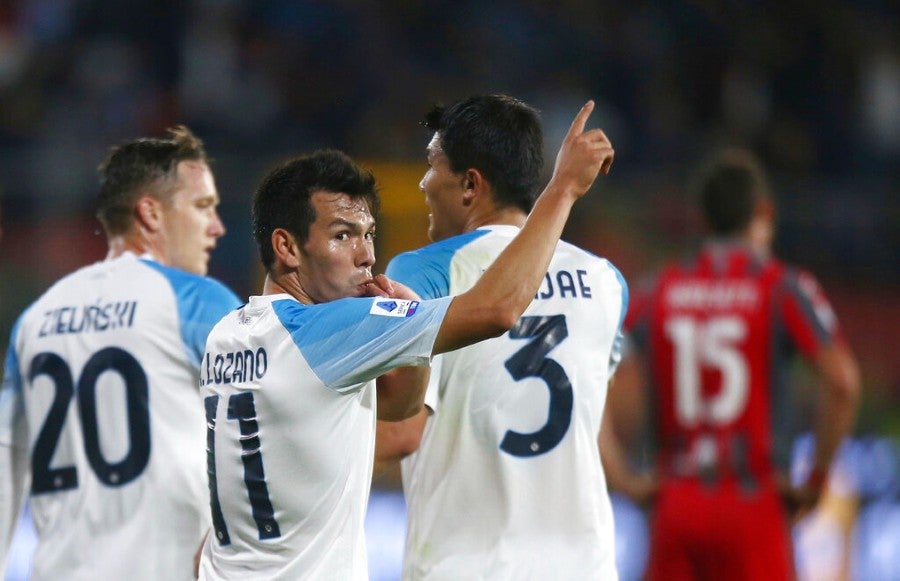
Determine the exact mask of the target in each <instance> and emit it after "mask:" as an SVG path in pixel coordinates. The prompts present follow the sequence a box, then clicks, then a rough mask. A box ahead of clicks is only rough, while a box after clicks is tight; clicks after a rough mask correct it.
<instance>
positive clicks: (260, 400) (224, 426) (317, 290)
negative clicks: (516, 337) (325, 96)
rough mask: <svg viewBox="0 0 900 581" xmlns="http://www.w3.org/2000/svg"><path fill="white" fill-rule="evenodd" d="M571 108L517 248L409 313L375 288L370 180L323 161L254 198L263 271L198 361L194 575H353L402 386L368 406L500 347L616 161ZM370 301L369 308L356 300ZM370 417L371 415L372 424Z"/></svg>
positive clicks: (359, 575) (336, 160)
mask: <svg viewBox="0 0 900 581" xmlns="http://www.w3.org/2000/svg"><path fill="white" fill-rule="evenodd" d="M592 108H593V103H592V102H589V103H588V104H587V105H585V107H584V108H583V109H582V110H581V111H580V112H579V114H578V116H577V117H576V119H575V121H574V122H573V125H572V128H571V130H570V132H569V134H568V135H567V137H566V140H565V141H564V143H563V147H562V149H561V152H560V156H559V160H558V162H557V167H556V170H555V172H554V176H553V178H552V179H551V181H550V184H548V186H547V188H546V189H545V191H544V194H543V195H542V196H541V198H540V199H539V200H538V202H537V205H536V207H535V210H534V212H533V213H532V215H531V216H530V217H529V220H528V221H527V223H526V224H525V225H524V227H523V228H522V231H521V233H520V235H519V236H518V237H516V238H515V240H514V241H512V242H511V243H510V244H509V246H508V247H507V249H506V251H505V252H504V253H503V254H502V255H501V256H500V257H499V258H498V259H497V261H496V262H495V263H494V265H493V266H492V267H491V268H490V269H488V270H487V271H486V272H485V273H484V274H483V276H482V277H481V278H480V280H479V281H478V283H476V284H475V285H474V287H473V288H472V289H471V290H470V291H469V292H467V293H463V294H460V295H458V296H456V297H453V298H452V299H451V298H449V297H447V298H441V299H436V300H430V301H421V302H420V301H419V300H418V297H417V296H416V295H415V294H414V293H412V292H410V291H409V289H407V288H406V287H404V286H402V285H398V284H395V283H393V282H391V281H390V280H389V279H388V278H386V277H384V276H383V275H379V276H376V277H374V278H373V277H372V274H371V268H372V265H373V264H374V261H375V257H374V245H373V237H374V228H375V219H374V214H375V210H376V206H377V194H376V192H375V185H374V179H373V178H372V176H371V174H368V173H366V172H364V171H362V170H360V169H359V168H358V167H357V166H356V165H355V164H354V163H353V162H352V161H351V160H350V159H349V158H347V157H346V156H345V155H343V154H341V153H339V152H336V151H319V152H316V153H313V154H311V155H307V156H301V157H298V158H295V159H293V160H291V161H289V162H287V163H286V164H285V165H283V166H281V167H279V168H277V169H275V170H273V172H272V173H270V174H269V175H268V176H267V177H266V178H265V179H264V180H263V183H262V185H261V186H260V188H259V189H258V191H257V193H256V196H255V199H254V212H253V214H254V219H253V221H254V227H253V230H254V233H255V235H256V238H257V243H258V245H259V248H260V254H261V257H262V261H263V264H264V266H265V268H266V271H267V277H266V282H265V285H264V289H263V295H261V296H255V297H251V299H250V302H249V303H248V304H247V305H246V306H244V307H243V308H241V309H239V310H237V311H236V312H234V313H232V314H230V315H228V316H227V317H226V318H225V319H223V320H222V321H221V322H220V323H219V324H218V325H217V326H216V327H215V329H213V331H212V332H211V333H210V336H209V341H208V342H207V350H206V354H205V356H204V362H203V365H202V369H203V371H202V375H201V384H202V385H203V392H204V394H205V396H206V397H205V402H206V413H207V424H208V428H207V429H208V438H209V439H208V447H207V450H208V462H209V474H210V493H211V494H210V496H211V508H212V518H213V523H214V534H212V535H210V536H209V537H208V539H207V541H206V543H205V545H204V547H203V555H202V557H201V563H200V578H201V579H242V578H245V577H250V578H255V579H327V580H332V579H341V580H342V581H343V580H351V579H365V578H367V574H368V573H367V563H366V548H365V538H364V533H363V521H364V516H365V512H366V505H367V501H368V494H369V485H370V479H371V475H372V459H373V451H374V436H375V420H376V416H377V417H397V416H400V417H402V416H403V415H408V413H407V412H406V411H405V410H408V409H410V405H411V402H417V401H419V400H420V399H421V397H422V395H421V394H420V393H418V392H417V389H416V388H415V387H412V388H410V389H403V390H394V391H391V392H389V393H384V394H382V393H381V390H380V389H379V390H378V391H379V393H378V394H377V402H376V390H375V382H374V378H375V377H377V376H379V375H380V374H382V373H385V372H387V371H388V370H390V369H392V368H394V367H397V366H409V365H417V366H426V365H428V363H429V360H430V359H431V356H432V355H433V354H436V353H443V352H446V351H449V350H452V349H457V348H460V347H464V346H467V345H470V344H472V343H474V342H476V341H479V340H483V339H486V338H488V337H493V336H497V335H499V334H501V333H503V332H504V331H506V330H508V329H509V327H510V326H511V325H512V324H513V323H514V322H515V321H516V320H517V319H518V317H519V315H521V313H522V311H523V310H524V309H525V307H526V306H527V305H528V303H529V302H531V297H532V295H533V294H534V293H535V292H536V290H537V289H538V286H539V284H540V281H541V280H542V277H543V274H544V272H545V271H546V268H547V265H548V264H549V261H550V257H551V254H552V252H553V249H554V248H555V246H556V242H557V241H558V239H559V235H560V234H561V232H562V226H563V225H564V224H565V220H566V217H567V216H568V213H569V210H570V208H571V205H572V203H574V201H575V199H576V198H577V197H579V196H581V195H583V194H584V192H586V191H587V189H588V188H589V187H590V185H591V183H592V182H593V180H594V178H595V177H596V175H597V173H598V171H601V170H603V171H608V168H609V165H610V164H611V163H612V157H613V151H612V148H611V146H610V144H609V142H608V140H607V139H606V137H605V135H603V133H602V131H600V130H597V129H594V130H590V131H586V132H585V131H584V125H585V122H586V120H587V117H588V115H589V114H590V112H591V110H592ZM367 297H368V298H367ZM376 410H377V412H376Z"/></svg>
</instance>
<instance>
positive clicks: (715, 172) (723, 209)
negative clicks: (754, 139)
mask: <svg viewBox="0 0 900 581" xmlns="http://www.w3.org/2000/svg"><path fill="white" fill-rule="evenodd" d="M695 181H696V185H695V186H694V187H695V188H696V190H697V192H698V197H699V203H700V208H701V210H702V211H703V217H704V219H705V221H706V224H707V226H708V227H709V229H710V230H711V231H712V232H713V234H716V235H718V236H733V235H735V234H739V233H740V232H742V231H743V230H744V229H745V228H746V227H747V226H748V225H749V224H750V220H751V219H752V218H753V212H754V209H755V207H756V204H757V202H759V200H760V199H763V198H767V197H770V195H771V194H770V189H769V184H768V181H767V179H766V175H765V171H764V170H763V168H762V165H761V164H760V162H759V160H758V159H757V158H756V156H755V155H753V153H751V152H749V151H747V150H743V149H726V150H723V151H720V152H718V153H716V154H714V155H713V156H712V157H711V158H709V159H708V160H707V161H706V162H705V163H704V164H703V165H702V166H701V169H700V172H699V175H698V176H697V177H696V178H695Z"/></svg>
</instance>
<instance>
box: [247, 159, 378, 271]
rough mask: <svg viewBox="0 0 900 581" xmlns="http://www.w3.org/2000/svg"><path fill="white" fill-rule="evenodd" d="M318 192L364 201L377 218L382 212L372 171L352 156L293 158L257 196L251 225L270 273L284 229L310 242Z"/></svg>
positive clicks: (270, 175)
mask: <svg viewBox="0 0 900 581" xmlns="http://www.w3.org/2000/svg"><path fill="white" fill-rule="evenodd" d="M316 192H334V193H341V194H346V195H348V196H349V197H350V198H351V199H354V200H357V199H360V198H362V199H364V200H365V201H366V204H368V206H369V211H370V212H371V213H372V216H375V215H377V213H378V189H377V187H376V185H375V177H374V176H373V175H372V173H371V172H369V171H367V170H364V169H362V168H361V167H359V166H358V165H357V164H356V163H355V162H354V161H353V160H352V159H350V157H348V156H347V155H346V154H344V153H342V152H340V151H337V150H334V149H322V150H318V151H315V152H313V153H311V154H308V155H302V156H299V157H295V158H293V159H290V160H288V161H286V162H284V163H282V164H281V165H279V166H278V167H276V168H275V169H273V170H272V171H270V172H269V173H268V174H267V175H266V176H265V177H264V178H263V180H262V183H260V185H259V188H257V190H256V194H255V195H254V197H253V212H252V216H251V227H252V228H253V236H254V237H255V238H256V244H257V245H258V246H259V255H260V259H261V260H262V263H263V266H265V268H266V271H271V269H272V265H273V264H275V251H274V249H273V248H272V232H274V231H275V229H276V228H283V229H285V230H287V231H288V232H290V233H291V234H293V235H294V236H295V237H296V238H297V240H298V241H299V242H306V240H307V239H308V238H309V226H310V224H312V223H313V222H315V220H316V212H315V209H314V208H313V206H312V202H311V198H312V196H313V194H315V193H316Z"/></svg>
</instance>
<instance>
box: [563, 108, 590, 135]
mask: <svg viewBox="0 0 900 581" xmlns="http://www.w3.org/2000/svg"><path fill="white" fill-rule="evenodd" d="M593 110H594V100H593V99H591V100H590V101H588V102H587V103H585V104H584V107H582V108H581V111H579V112H578V115H576V116H575V120H574V121H572V126H571V127H570V128H569V134H568V135H567V137H573V136H576V135H581V134H582V133H583V132H584V126H585V124H587V120H588V117H590V116H591V111H593Z"/></svg>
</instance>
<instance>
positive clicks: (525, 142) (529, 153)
mask: <svg viewBox="0 0 900 581" xmlns="http://www.w3.org/2000/svg"><path fill="white" fill-rule="evenodd" d="M423 125H425V127H427V128H429V129H431V130H432V131H435V132H437V133H438V135H439V137H440V140H441V148H442V149H443V151H444V153H445V154H446V155H447V158H448V159H449V160H450V169H451V170H452V171H453V172H454V173H459V172H464V171H466V170H467V169H469V168H474V169H477V170H478V171H479V172H481V174H482V175H484V177H485V178H486V179H487V180H488V182H490V184H491V188H492V190H493V192H494V201H495V202H496V203H497V205H498V206H500V207H504V206H516V207H518V208H521V209H522V210H523V211H524V212H530V211H531V208H532V206H534V202H535V200H536V199H537V196H538V193H539V190H538V187H539V185H540V180H541V173H542V171H543V165H544V139H543V133H542V131H541V122H540V115H539V113H538V111H537V110H536V109H534V108H533V107H530V106H529V105H526V104H525V103H523V102H522V101H519V100H518V99H515V98H513V97H510V96H508V95H477V96H474V97H469V98H468V99H465V100H462V101H459V102H457V103H454V104H453V105H450V106H449V107H446V108H445V107H441V106H436V107H434V108H433V109H432V110H431V111H430V112H428V114H426V116H425V122H424V123H423Z"/></svg>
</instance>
